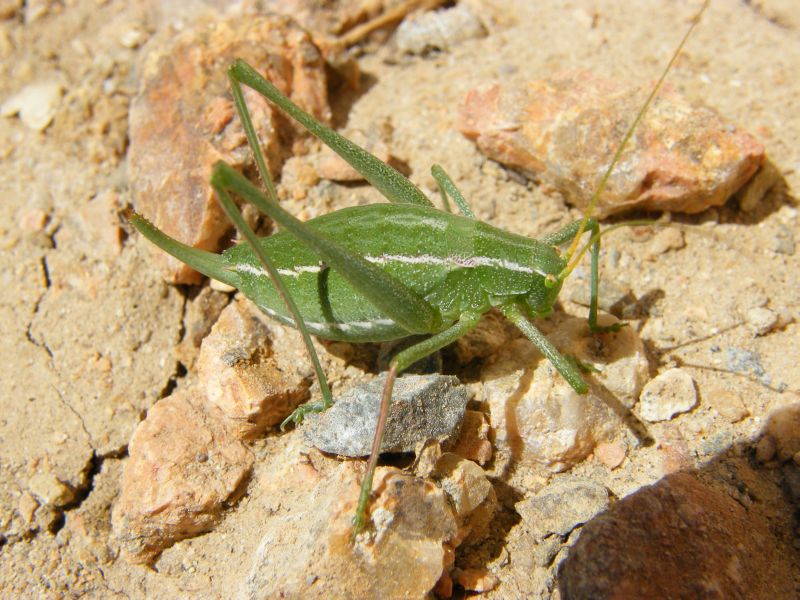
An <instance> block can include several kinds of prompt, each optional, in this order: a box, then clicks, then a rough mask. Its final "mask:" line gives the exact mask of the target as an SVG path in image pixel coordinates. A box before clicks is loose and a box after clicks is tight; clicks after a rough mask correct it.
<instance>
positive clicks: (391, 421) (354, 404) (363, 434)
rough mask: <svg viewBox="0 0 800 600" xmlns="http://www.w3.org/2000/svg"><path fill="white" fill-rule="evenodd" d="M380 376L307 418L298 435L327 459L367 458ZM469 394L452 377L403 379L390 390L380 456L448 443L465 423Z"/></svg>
mask: <svg viewBox="0 0 800 600" xmlns="http://www.w3.org/2000/svg"><path fill="white" fill-rule="evenodd" d="M385 382H386V375H385V374H383V375H381V376H380V377H378V378H377V379H375V380H373V381H371V382H369V383H366V384H364V385H359V386H356V387H354V388H352V389H350V390H348V391H347V392H345V393H344V394H343V395H342V396H341V398H339V399H338V400H337V401H336V403H335V404H334V405H333V406H332V407H331V408H330V409H328V410H327V411H325V412H323V413H320V414H318V415H310V416H308V417H306V420H305V421H304V426H303V434H304V436H305V438H306V440H308V441H309V442H310V443H311V444H313V445H314V446H316V447H317V448H319V449H320V450H322V451H323V452H330V453H331V454H339V455H342V456H351V457H356V456H366V455H368V454H369V451H370V447H371V446H372V438H373V436H374V434H375V424H376V423H377V421H378V410H379V407H380V402H381V393H382V392H383V386H384V383H385ZM467 400H468V394H467V390H466V388H465V387H464V386H462V385H459V383H458V379H457V378H456V377H453V376H452V375H403V376H402V377H399V378H398V379H397V380H396V381H395V384H394V391H393V393H392V402H391V404H390V406H389V417H388V418H387V420H386V429H385V431H384V435H383V442H382V444H381V452H412V451H413V450H414V447H415V446H416V444H417V443H418V442H420V441H424V440H430V439H438V440H440V441H443V440H446V439H448V438H449V437H450V436H451V435H453V434H455V433H457V432H458V431H459V429H460V427H461V421H462V419H463V418H464V412H465V410H466V407H467Z"/></svg>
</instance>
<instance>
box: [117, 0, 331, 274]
mask: <svg viewBox="0 0 800 600" xmlns="http://www.w3.org/2000/svg"><path fill="white" fill-rule="evenodd" d="M236 58H242V59H244V60H245V61H247V62H248V63H250V64H251V65H252V66H253V67H254V68H255V69H258V70H259V71H260V72H261V73H262V74H263V75H264V76H265V77H266V78H267V79H269V80H270V81H271V82H272V83H273V84H275V86H276V87H277V88H278V89H280V90H281V91H282V92H284V93H285V94H287V95H288V96H289V97H290V98H291V99H292V100H293V101H295V102H296V103H297V104H299V105H300V106H301V107H303V108H304V109H305V110H307V111H308V112H310V113H311V114H312V115H314V116H316V117H317V118H319V119H321V120H322V121H327V120H328V119H329V116H330V109H329V107H328V104H327V91H326V83H325V74H324V68H323V66H324V63H323V60H322V57H321V56H320V54H319V51H318V50H317V48H316V46H314V44H313V43H312V42H311V39H310V37H309V36H308V34H307V33H306V32H305V31H304V30H302V29H300V28H299V27H298V26H297V25H296V24H295V23H294V21H292V20H291V19H290V18H288V17H281V16H277V15H270V16H261V17H251V18H247V19H235V20H222V21H212V22H202V23H199V24H198V25H197V26H196V27H195V28H194V29H190V30H188V31H186V32H185V33H183V34H181V35H179V36H178V37H177V38H176V39H174V40H172V41H170V43H168V44H164V45H162V46H161V47H159V48H158V49H156V50H155V51H153V52H151V54H150V55H149V56H148V58H147V61H146V63H145V65H144V67H143V69H142V81H143V83H142V85H141V88H140V91H139V94H138V95H137V96H136V98H135V99H134V100H133V102H132V104H131V109H130V151H129V156H130V174H131V176H130V179H131V187H132V190H133V194H134V200H135V204H136V208H137V210H139V211H140V212H141V213H142V214H143V215H144V216H145V217H147V218H148V219H150V220H151V221H152V222H153V223H154V224H155V225H156V226H157V227H159V228H160V229H162V230H164V231H165V232H166V233H168V234H169V235H171V236H173V237H175V238H176V239H179V240H181V241H182V242H184V243H187V244H189V245H191V246H193V247H196V248H202V249H204V250H212V251H213V250H216V249H217V247H218V245H219V242H220V238H221V237H222V236H223V234H224V233H225V231H226V230H227V229H228V228H229V224H228V222H227V220H226V218H225V216H224V214H223V212H222V209H221V208H220V207H219V206H218V204H217V202H216V200H215V199H214V195H213V191H212V188H211V186H210V184H209V177H210V175H211V167H212V165H213V164H214V163H215V162H217V161H218V160H224V161H226V162H228V163H230V164H232V165H233V166H235V167H236V168H239V169H246V168H248V167H250V166H252V159H251V153H250V151H249V149H248V147H247V142H246V139H245V137H244V132H243V129H242V127H241V125H240V123H239V120H238V118H235V110H234V108H233V104H232V100H231V97H230V92H229V90H228V80H227V78H226V76H225V69H226V68H227V67H228V66H229V65H230V64H231V63H232V62H233V61H234V60H235V59H236ZM244 92H245V94H244V95H245V99H246V100H247V103H248V106H249V108H250V112H251V115H252V118H253V123H254V126H255V128H256V133H257V135H258V138H259V140H260V141H261V145H262V148H263V150H264V152H265V154H266V158H267V160H268V162H269V165H270V168H271V169H272V170H273V172H275V170H277V168H278V167H279V165H280V162H281V160H282V158H283V156H282V154H283V150H282V148H283V144H284V143H285V140H287V139H291V138H292V137H293V135H294V134H293V132H294V131H295V130H294V129H293V128H292V126H290V125H289V121H288V120H287V119H286V118H285V117H282V116H279V113H278V111H277V109H275V108H273V107H272V106H271V105H270V104H269V103H268V102H267V101H266V100H265V99H263V98H261V97H260V96H259V95H258V94H256V93H254V92H253V91H252V90H250V89H249V88H245V90H244ZM155 254H156V255H157V256H158V261H159V263H160V265H161V267H162V272H163V274H164V277H165V278H166V279H167V280H168V281H170V282H172V283H198V282H199V281H200V279H201V277H200V275H199V274H198V273H196V272H194V271H192V270H191V269H190V268H189V267H187V266H185V265H184V264H183V263H180V262H179V261H177V260H175V259H173V258H171V257H168V256H166V255H165V254H164V253H161V252H157V253H155Z"/></svg>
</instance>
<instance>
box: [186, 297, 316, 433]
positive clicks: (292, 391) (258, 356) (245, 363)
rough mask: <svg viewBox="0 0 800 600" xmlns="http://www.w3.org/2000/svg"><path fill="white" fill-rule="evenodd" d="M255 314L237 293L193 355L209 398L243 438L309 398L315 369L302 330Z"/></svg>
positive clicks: (283, 416)
mask: <svg viewBox="0 0 800 600" xmlns="http://www.w3.org/2000/svg"><path fill="white" fill-rule="evenodd" d="M257 313H258V309H257V308H255V307H254V306H253V304H252V303H251V302H250V301H248V300H246V299H244V298H241V297H240V298H239V299H238V300H236V301H235V302H233V303H232V304H229V305H228V306H227V307H226V308H225V309H224V310H223V311H222V313H221V314H220V317H219V319H218V320H217V322H216V323H215V324H214V326H213V327H212V329H211V333H210V334H209V335H208V336H207V337H206V338H205V339H204V340H203V343H202V346H201V348H200V354H199V356H198V360H197V374H198V378H199V380H200V385H201V388H202V389H203V390H204V391H205V394H206V396H207V397H208V400H209V402H210V403H211V404H213V405H215V406H217V407H218V408H219V409H220V410H221V411H222V412H223V413H224V415H225V417H227V418H228V419H230V420H231V421H233V423H232V427H233V428H234V429H235V430H236V432H237V435H239V436H240V437H242V438H252V437H254V436H257V435H259V434H261V433H263V432H264V430H265V429H266V428H268V427H272V426H274V425H278V424H279V423H281V421H283V420H284V419H285V418H286V417H288V416H289V414H290V413H291V412H292V410H294V409H295V407H297V405H298V404H300V403H301V402H303V401H304V400H306V399H307V398H308V395H309V394H308V388H309V386H310V385H311V381H312V379H311V378H312V377H313V374H314V371H313V369H312V367H311V364H310V361H309V360H308V358H307V352H306V348H305V345H304V344H303V341H302V337H301V336H300V334H299V333H298V332H297V331H296V330H294V329H291V328H289V327H284V326H281V325H279V324H277V323H275V322H272V321H268V320H267V318H266V317H263V316H261V315H259V314H257ZM275 348H279V349H280V351H279V352H276V351H275Z"/></svg>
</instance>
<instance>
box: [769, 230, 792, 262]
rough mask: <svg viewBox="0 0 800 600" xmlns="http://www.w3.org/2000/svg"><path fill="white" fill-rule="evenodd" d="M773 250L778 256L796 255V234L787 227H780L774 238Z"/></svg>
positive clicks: (772, 240)
mask: <svg viewBox="0 0 800 600" xmlns="http://www.w3.org/2000/svg"><path fill="white" fill-rule="evenodd" d="M770 242H771V248H772V250H773V251H774V252H776V253H778V254H786V255H787V256H792V255H794V251H795V243H794V233H792V230H791V229H789V228H788V227H787V226H786V225H778V227H777V231H776V232H775V234H774V235H773V236H772V238H771V240H770Z"/></svg>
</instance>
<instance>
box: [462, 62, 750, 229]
mask: <svg viewBox="0 0 800 600" xmlns="http://www.w3.org/2000/svg"><path fill="white" fill-rule="evenodd" d="M651 88H652V85H651V84H648V85H647V86H645V88H644V89H632V88H630V87H628V86H625V85H623V84H621V83H619V82H616V81H608V80H604V79H601V78H599V77H597V76H595V75H593V74H591V73H588V72H578V73H570V74H565V75H561V76H557V77H553V78H551V79H545V80H537V81H531V82H528V83H527V84H524V85H517V86H503V85H501V84H494V85H491V86H488V87H484V88H479V89H474V90H471V91H470V92H469V93H468V94H467V97H466V99H465V101H464V104H463V106H462V108H461V114H460V123H459V129H460V130H461V132H462V133H463V134H464V135H466V136H467V137H468V138H470V139H473V140H475V142H476V144H477V145H478V147H479V148H480V150H481V151H482V152H484V153H485V154H486V155H487V156H489V157H490V158H492V159H494V160H497V161H498V162H501V163H503V164H504V165H507V166H509V167H511V168H514V169H520V170H522V171H524V172H526V173H529V174H531V175H534V176H536V177H541V178H542V179H543V180H545V181H547V182H549V183H551V184H552V185H554V186H555V187H556V188H557V189H559V190H560V191H561V192H562V193H564V194H565V195H566V196H567V198H568V200H569V201H570V202H572V203H574V204H575V205H576V206H578V207H580V208H586V207H587V205H588V203H589V200H590V198H591V196H592V194H593V192H594V190H595V189H596V188H597V186H598V184H599V176H598V174H599V173H603V172H604V171H605V169H606V168H607V166H608V165H609V164H610V162H611V159H612V157H613V155H614V153H615V152H616V150H617V148H618V147H619V145H620V143H621V141H622V136H623V135H624V133H625V131H626V129H627V128H628V125H629V124H630V123H631V122H632V120H633V118H634V117H635V115H636V114H637V112H638V111H639V109H640V108H641V106H642V104H643V103H644V98H645V97H646V94H647V93H648V92H649V91H650V89H651ZM764 156H765V155H764V147H763V146H762V145H761V144H759V143H758V142H757V141H756V140H755V139H754V138H753V137H751V136H750V135H749V134H747V133H745V132H743V131H740V130H737V129H736V128H735V126H734V125H732V124H731V123H729V122H728V121H726V120H724V119H723V118H722V117H721V116H720V115H718V114H717V113H716V112H715V111H714V110H712V109H710V108H707V107H702V106H693V105H691V104H689V103H688V101H687V100H686V99H684V98H683V97H681V96H680V95H679V94H677V93H675V92H673V91H670V90H668V89H665V90H662V92H661V94H660V96H659V97H658V98H657V100H656V101H655V102H654V103H653V105H652V106H651V107H650V109H649V111H648V113H647V115H646V116H645V118H644V120H643V121H642V123H640V124H639V127H638V129H637V131H636V133H635V135H634V136H633V137H632V138H631V141H630V142H629V145H628V148H627V149H626V150H625V152H624V153H623V156H622V159H621V162H620V164H619V165H618V168H617V169H616V170H615V172H614V173H613V175H612V176H611V178H610V179H609V181H608V185H607V187H606V189H605V191H604V192H603V194H602V195H601V197H600V199H599V202H598V206H597V214H598V215H599V216H607V215H610V214H613V213H617V212H622V211H625V210H630V209H632V208H641V209H647V210H670V211H682V212H688V213H696V212H700V211H703V210H705V209H706V208H708V207H709V206H719V205H721V204H723V203H724V202H725V201H726V200H727V199H728V198H729V197H730V196H731V195H732V194H733V193H735V192H736V191H737V190H738V189H739V188H740V187H741V186H742V185H743V184H744V183H745V182H746V181H747V180H748V179H749V178H750V177H751V176H752V175H753V174H754V173H755V172H756V171H757V170H758V168H759V166H760V165H761V164H762V162H763V161H764Z"/></svg>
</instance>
